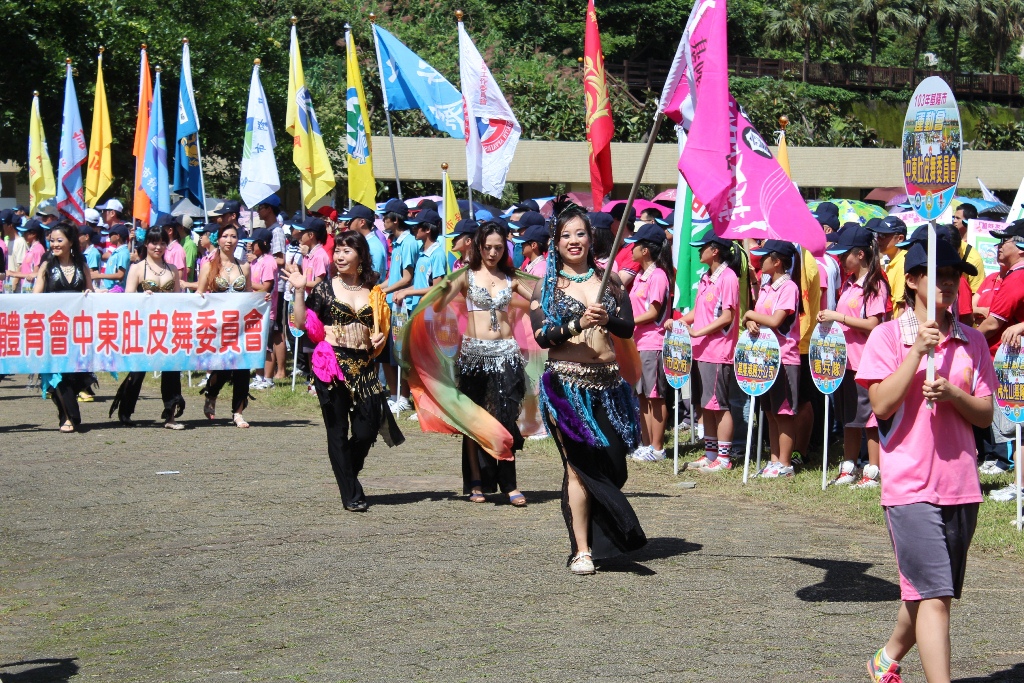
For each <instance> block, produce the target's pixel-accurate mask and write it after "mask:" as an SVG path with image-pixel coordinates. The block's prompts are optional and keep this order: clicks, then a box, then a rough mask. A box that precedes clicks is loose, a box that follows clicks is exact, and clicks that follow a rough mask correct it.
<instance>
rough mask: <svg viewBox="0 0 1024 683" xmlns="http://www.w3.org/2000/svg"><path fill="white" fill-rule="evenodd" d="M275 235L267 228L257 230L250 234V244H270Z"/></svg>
mask: <svg viewBox="0 0 1024 683" xmlns="http://www.w3.org/2000/svg"><path fill="white" fill-rule="evenodd" d="M273 236H274V234H273V233H272V232H270V230H268V229H267V228H256V229H254V230H253V231H252V232H251V233H249V241H250V242H269V241H270V240H271V239H272V238H273Z"/></svg>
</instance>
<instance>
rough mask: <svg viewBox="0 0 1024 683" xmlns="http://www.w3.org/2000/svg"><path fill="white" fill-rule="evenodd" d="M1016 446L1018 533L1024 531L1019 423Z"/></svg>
mask: <svg viewBox="0 0 1024 683" xmlns="http://www.w3.org/2000/svg"><path fill="white" fill-rule="evenodd" d="M1016 446H1017V452H1016V453H1014V455H1013V469H1014V471H1015V472H1016V473H1017V522H1016V524H1017V531H1020V530H1021V529H1024V518H1022V513H1024V508H1022V506H1024V502H1022V501H1021V499H1020V484H1021V474H1020V422H1018V423H1017V443H1016Z"/></svg>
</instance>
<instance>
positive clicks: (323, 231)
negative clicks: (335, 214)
mask: <svg viewBox="0 0 1024 683" xmlns="http://www.w3.org/2000/svg"><path fill="white" fill-rule="evenodd" d="M302 232H311V233H313V235H314V236H315V237H316V239H317V241H318V242H321V243H322V242H324V241H326V240H327V223H325V222H324V219H323V218H320V216H309V217H308V218H306V220H304V221H302Z"/></svg>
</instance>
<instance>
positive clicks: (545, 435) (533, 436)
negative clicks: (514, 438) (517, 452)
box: [526, 433, 549, 441]
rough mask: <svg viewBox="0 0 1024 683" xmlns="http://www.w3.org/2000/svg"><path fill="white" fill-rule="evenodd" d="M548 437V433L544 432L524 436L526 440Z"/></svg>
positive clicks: (538, 439)
mask: <svg viewBox="0 0 1024 683" xmlns="http://www.w3.org/2000/svg"><path fill="white" fill-rule="evenodd" d="M548 437H549V435H548V434H547V433H544V434H531V435H530V436H528V437H526V440H527V441H540V440H541V439H547V438H548Z"/></svg>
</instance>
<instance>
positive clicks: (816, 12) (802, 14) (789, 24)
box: [765, 0, 848, 81]
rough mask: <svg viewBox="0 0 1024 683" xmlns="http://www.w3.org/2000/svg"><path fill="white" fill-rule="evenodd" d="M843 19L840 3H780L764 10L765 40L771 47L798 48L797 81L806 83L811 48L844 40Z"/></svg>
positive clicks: (821, 0)
mask: <svg viewBox="0 0 1024 683" xmlns="http://www.w3.org/2000/svg"><path fill="white" fill-rule="evenodd" d="M847 17H848V12H847V7H846V4H845V2H844V0H780V2H779V3H778V4H777V5H775V6H773V7H769V8H768V11H767V17H766V18H767V21H768V25H767V30H766V31H765V37H766V38H767V39H768V40H769V42H771V43H773V44H775V45H785V44H788V43H796V44H797V45H800V46H801V47H802V49H803V55H802V56H803V71H802V73H801V79H800V80H802V81H806V80H807V64H808V62H810V60H811V47H812V45H814V44H820V43H822V42H825V41H828V40H830V39H832V38H833V37H840V38H842V37H845V35H846V31H847V25H846V20H847Z"/></svg>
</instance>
